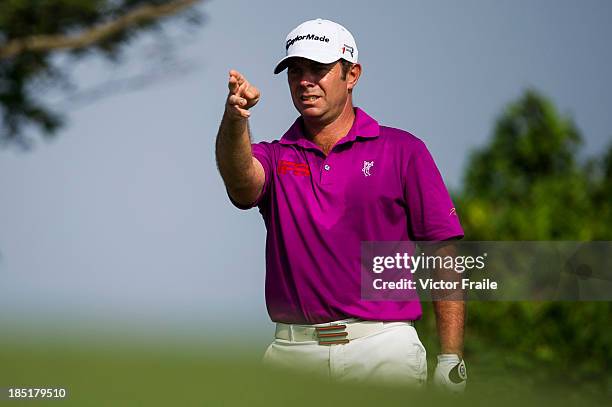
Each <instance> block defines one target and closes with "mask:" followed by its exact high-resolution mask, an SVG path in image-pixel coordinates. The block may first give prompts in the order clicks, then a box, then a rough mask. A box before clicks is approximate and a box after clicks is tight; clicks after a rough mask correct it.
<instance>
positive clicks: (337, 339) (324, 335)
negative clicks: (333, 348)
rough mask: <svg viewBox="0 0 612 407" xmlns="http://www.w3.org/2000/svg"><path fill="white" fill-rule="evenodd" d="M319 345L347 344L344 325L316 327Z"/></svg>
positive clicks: (346, 333)
mask: <svg viewBox="0 0 612 407" xmlns="http://www.w3.org/2000/svg"><path fill="white" fill-rule="evenodd" d="M315 329H316V331H317V338H318V339H319V345H341V344H344V343H349V339H348V338H347V336H348V332H346V325H340V324H338V325H328V326H316V327H315Z"/></svg>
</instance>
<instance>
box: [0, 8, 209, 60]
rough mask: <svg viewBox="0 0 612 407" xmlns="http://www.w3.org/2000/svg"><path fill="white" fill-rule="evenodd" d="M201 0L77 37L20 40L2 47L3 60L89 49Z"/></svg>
mask: <svg viewBox="0 0 612 407" xmlns="http://www.w3.org/2000/svg"><path fill="white" fill-rule="evenodd" d="M199 1H201V0H173V1H170V2H168V3H166V4H161V5H157V6H152V5H144V6H140V7H138V8H136V9H134V10H133V11H131V12H129V13H127V14H125V15H123V16H121V17H119V18H117V19H116V20H113V21H109V22H107V23H104V24H101V25H99V26H97V27H93V28H91V29H89V30H86V31H84V32H81V33H79V34H77V35H33V36H30V37H26V38H18V39H14V40H11V41H9V42H7V43H6V44H5V45H3V46H0V59H7V58H12V57H15V56H17V55H19V54H22V53H24V52H27V51H30V52H31V51H34V52H36V51H38V52H42V51H52V50H58V49H78V48H84V47H87V46H90V45H92V44H95V43H97V42H100V41H102V40H104V39H105V38H108V37H110V36H112V35H114V34H117V33H119V32H121V31H123V30H125V29H127V28H129V27H132V26H134V25H137V24H140V23H143V22H147V21H150V20H156V19H159V18H160V17H165V16H168V15H172V14H176V13H178V12H179V11H182V10H183V9H186V8H188V7H190V6H192V5H194V4H195V3H197V2H199Z"/></svg>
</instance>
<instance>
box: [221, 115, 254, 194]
mask: <svg viewBox="0 0 612 407" xmlns="http://www.w3.org/2000/svg"><path fill="white" fill-rule="evenodd" d="M215 153H216V158H217V166H218V167H219V173H220V174H221V177H222V178H223V182H224V183H225V186H226V188H227V189H228V191H229V192H230V194H231V195H232V197H233V198H234V199H235V200H238V201H240V202H241V203H250V202H252V201H254V200H255V199H256V198H257V194H258V192H259V191H258V189H257V188H256V186H257V185H256V182H255V181H256V180H257V169H256V168H255V164H254V162H253V161H254V159H253V155H252V149H251V137H250V134H249V125H248V119H247V118H231V117H229V115H228V114H227V112H226V113H225V114H224V115H223V119H222V120H221V125H220V126H219V132H218V133H217V140H216V148H215Z"/></svg>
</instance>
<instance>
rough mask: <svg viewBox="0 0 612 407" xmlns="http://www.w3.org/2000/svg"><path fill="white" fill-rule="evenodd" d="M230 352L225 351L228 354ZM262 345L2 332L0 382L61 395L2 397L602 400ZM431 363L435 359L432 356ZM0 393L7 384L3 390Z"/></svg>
mask: <svg viewBox="0 0 612 407" xmlns="http://www.w3.org/2000/svg"><path fill="white" fill-rule="evenodd" d="M230 355H231V356H230ZM260 355H261V349H249V348H248V347H245V346H244V344H240V343H236V344H231V343H224V344H221V343H218V342H216V343H215V344H205V343H200V344H194V343H186V342H182V343H181V342H179V341H164V340H162V339H161V338H157V339H156V340H147V341H139V340H138V339H137V338H131V339H129V340H126V339H120V337H118V336H112V335H109V336H98V337H96V338H91V337H90V338H84V337H82V338H73V339H67V337H64V338H63V339H62V338H61V337H59V338H58V337H55V338H53V339H48V340H46V339H44V338H41V337H39V336H37V337H36V338H33V337H21V338H20V337H19V336H15V335H11V336H8V335H4V336H3V337H2V339H0V388H1V387H4V388H6V387H9V386H10V387H56V388H57V387H61V388H66V389H67V391H68V397H67V398H66V399H65V400H49V401H46V400H45V401H40V400H39V401H31V400H10V401H8V400H6V398H5V399H4V400H1V401H0V404H3V405H9V406H10V405H20V404H22V403H24V404H26V405H35V404H51V405H56V406H59V405H67V406H286V405H289V404H288V403H290V405H291V406H309V407H312V406H317V405H334V406H340V405H347V406H348V405H352V406H355V405H364V406H368V405H381V406H410V405H416V404H415V403H423V404H419V405H423V406H430V405H449V403H450V405H452V406H462V405H470V406H472V405H474V404H477V405H495V406H496V407H498V406H505V405H512V406H516V405H517V404H520V405H521V406H524V405H542V404H548V405H575V406H584V405H602V404H604V403H603V402H604V400H598V398H597V397H595V396H592V395H591V396H588V397H587V396H586V395H585V394H582V392H581V389H576V388H571V387H568V386H564V384H563V383H557V384H556V385H552V384H551V385H550V386H542V385H538V386H535V385H534V384H533V383H531V381H530V380H528V378H527V377H525V375H514V374H512V372H507V371H504V370H501V369H499V367H496V366H495V364H494V363H492V360H494V358H493V359H491V360H487V358H472V360H471V361H470V364H469V374H470V382H469V389H468V391H467V392H466V394H465V395H463V396H460V397H456V396H455V397H449V396H447V395H440V394H436V393H435V392H433V391H431V390H428V391H420V392H414V391H411V390H409V389H397V388H382V387H374V386H355V385H346V384H338V383H329V382H326V381H323V380H319V379H316V378H312V377H303V376H296V375H288V374H286V373H279V372H275V371H269V370H265V369H263V368H262V367H261V366H260V364H259V357H260ZM430 370H433V364H432V363H430ZM4 393H6V390H4Z"/></svg>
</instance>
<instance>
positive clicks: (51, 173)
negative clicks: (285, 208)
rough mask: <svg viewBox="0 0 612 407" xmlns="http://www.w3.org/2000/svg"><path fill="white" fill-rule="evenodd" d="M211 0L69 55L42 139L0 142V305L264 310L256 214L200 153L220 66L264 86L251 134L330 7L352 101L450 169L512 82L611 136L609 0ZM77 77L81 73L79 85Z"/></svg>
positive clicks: (54, 314) (475, 140) (162, 318)
mask: <svg viewBox="0 0 612 407" xmlns="http://www.w3.org/2000/svg"><path fill="white" fill-rule="evenodd" d="M296 4H299V5H300V6H299V7H297V6H294V5H293V4H292V3H287V2H281V1H266V2H261V3H257V5H256V4H255V3H254V2H249V1H238V0H237V1H232V2H223V1H219V0H217V1H211V2H205V3H204V4H202V5H201V6H200V7H201V9H202V10H203V13H204V15H205V16H206V19H205V21H204V24H203V25H202V26H201V27H198V28H195V27H194V28H191V29H187V28H184V27H183V26H178V24H176V23H174V24H171V26H170V29H169V30H168V35H167V39H166V40H165V41H162V40H160V39H159V37H156V36H151V35H147V36H143V37H142V38H141V39H140V40H139V41H137V42H135V43H134V44H133V46H132V47H130V48H129V49H126V51H125V53H124V56H125V59H124V60H125V64H123V65H121V64H120V65H112V64H109V63H107V62H105V61H103V60H101V59H96V58H93V59H89V60H85V61H82V62H80V63H78V64H75V63H74V62H68V61H67V60H65V59H64V58H61V56H60V58H58V63H63V64H64V65H65V66H68V67H70V69H71V70H72V71H73V73H74V78H75V84H76V85H77V88H78V90H79V92H80V93H76V94H72V95H69V96H65V95H64V96H62V94H61V93H59V92H57V91H56V92H53V93H49V94H48V95H46V96H45V97H46V98H47V99H48V100H49V101H50V103H52V105H53V106H55V107H56V108H58V109H62V111H63V112H64V113H65V114H66V118H67V124H66V126H65V128H64V129H63V130H62V131H61V132H60V133H59V134H58V136H57V137H56V138H55V139H53V140H52V141H48V142H47V141H43V140H42V139H41V137H40V136H39V135H38V134H36V133H34V137H35V139H36V141H37V142H36V143H35V146H34V149H33V150H31V151H29V152H20V151H17V150H16V149H12V148H9V149H4V150H2V151H0V186H1V188H2V193H1V198H0V253H1V256H0V319H1V318H4V319H23V320H26V321H27V320H32V321H34V320H39V319H40V318H46V319H48V320H54V319H63V320H84V319H87V320H91V319H94V320H95V319H96V318H100V319H105V320H125V321H152V323H155V324H165V323H172V324H179V325H180V324H183V325H185V326H187V325H190V326H192V325H200V324H204V323H208V322H210V321H215V322H219V323H224V324H228V323H233V322H235V321H242V322H247V321H248V322H250V323H251V324H252V325H253V326H256V327H258V328H257V329H260V330H266V329H269V328H270V326H271V324H269V322H267V320H268V317H267V314H266V309H265V303H264V296H263V295H264V294H263V284H264V272H265V271H264V239H265V229H264V225H263V222H262V221H261V218H260V215H259V213H258V212H257V211H256V210H251V211H248V212H241V211H238V210H237V209H235V208H233V207H232V206H231V205H230V203H229V201H228V200H227V197H226V195H225V192H224V188H223V186H222V183H221V179H220V177H219V176H218V173H217V170H216V167H215V161H214V150H213V147H214V138H215V134H216V130H217V128H218V124H219V120H220V118H221V114H222V111H223V104H224V101H225V97H226V92H227V87H226V80H227V71H228V70H229V69H230V68H235V69H238V70H239V71H241V72H243V73H244V74H245V75H246V76H247V78H248V79H249V80H250V81H251V82H252V83H253V84H254V85H256V86H258V87H259V88H260V89H261V91H262V100H261V102H260V103H259V105H258V106H257V107H256V108H254V109H253V114H252V119H251V126H252V131H253V135H254V138H255V139H256V140H272V139H276V138H278V137H280V136H281V135H282V134H283V132H284V131H285V130H286V129H287V128H288V127H289V125H290V124H291V123H292V122H293V121H294V120H295V118H296V112H295V110H294V107H293V105H292V103H291V99H290V96H289V92H288V88H287V83H286V76H285V75H284V74H281V75H277V76H275V75H273V73H272V70H273V68H274V65H275V63H276V62H277V60H278V59H279V58H281V57H282V56H283V55H284V54H283V53H284V47H283V43H284V39H285V36H286V34H287V33H288V32H289V31H290V30H291V29H292V28H293V27H295V26H296V25H298V24H299V23H300V22H302V21H304V20H307V19H312V18H317V17H321V18H328V19H332V20H335V21H337V22H339V23H341V24H343V25H345V26H346V27H347V28H348V29H349V30H350V31H351V32H352V33H353V35H354V37H355V39H356V41H357V45H358V48H359V57H360V62H361V64H362V66H363V71H364V72H363V75H362V78H361V80H360V82H359V84H358V86H357V89H356V91H355V92H356V93H355V103H356V105H357V106H360V107H361V108H363V109H364V110H365V111H366V112H368V113H369V114H370V115H372V116H373V117H375V118H376V119H378V121H379V122H380V123H382V124H386V125H389V126H393V127H399V128H402V129H405V130H407V131H410V132H411V133H413V134H414V135H416V136H417V137H419V138H421V139H422V140H424V141H425V143H426V144H427V146H428V147H429V149H430V150H431V152H432V154H433V156H434V158H435V159H436V162H437V164H438V166H439V168H440V171H441V172H442V174H443V177H444V179H445V180H446V182H447V185H449V186H450V187H453V188H458V187H460V185H461V174H462V171H463V168H464V165H465V164H466V161H467V158H468V155H469V152H470V151H471V150H473V149H474V148H476V147H478V146H480V145H482V144H483V143H485V142H486V140H487V139H488V137H489V136H490V133H491V129H492V125H493V123H494V120H495V118H496V116H497V115H499V114H500V112H501V111H502V109H503V108H504V106H505V105H506V104H507V103H508V102H511V101H513V100H515V99H516V98H517V97H519V96H520V95H521V94H522V92H523V91H524V90H525V89H526V88H527V87H530V86H531V87H534V88H536V89H538V90H540V91H541V92H543V93H544V94H545V95H547V96H548V97H550V98H551V99H552V100H553V101H554V102H555V104H556V106H557V107H558V108H559V110H560V112H562V113H563V114H567V115H569V116H571V117H573V118H574V120H575V122H576V123H577V125H578V127H579V128H580V130H581V131H582V134H583V135H584V138H585V140H586V144H585V148H584V151H583V156H587V155H589V154H594V153H598V152H600V151H601V150H602V149H603V148H604V146H605V145H606V144H607V143H608V142H609V141H610V139H612V115H610V111H611V108H612V78H611V75H610V72H612V47H611V46H610V39H611V38H612V24H610V21H612V3H611V2H609V1H593V0H591V1H584V2H578V1H550V0H546V1H525V0H521V1H484V0H483V1H462V2H455V1H428V2H425V1H418V2H417V1H397V2H381V3H377V5H376V7H375V8H374V9H373V8H372V7H373V6H372V5H373V3H372V2H366V1H353V2H334V1H314V0H312V1H309V2H301V3H296ZM83 92H84V93H83Z"/></svg>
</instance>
